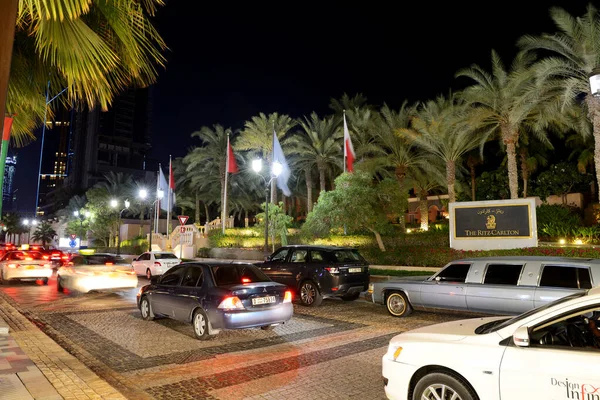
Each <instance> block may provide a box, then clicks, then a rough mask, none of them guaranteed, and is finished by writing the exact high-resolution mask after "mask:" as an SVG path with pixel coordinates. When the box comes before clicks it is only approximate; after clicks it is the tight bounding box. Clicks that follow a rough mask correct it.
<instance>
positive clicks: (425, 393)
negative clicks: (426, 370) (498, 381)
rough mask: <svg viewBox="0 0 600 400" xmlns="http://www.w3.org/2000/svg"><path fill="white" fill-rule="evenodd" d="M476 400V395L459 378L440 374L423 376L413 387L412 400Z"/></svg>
mask: <svg viewBox="0 0 600 400" xmlns="http://www.w3.org/2000/svg"><path fill="white" fill-rule="evenodd" d="M429 399H431V400H433V399H455V400H476V399H478V397H477V394H476V393H475V392H474V391H473V389H471V388H469V387H468V386H467V384H466V383H465V382H464V381H463V380H462V379H460V378H458V377H455V376H452V375H448V374H445V373H442V372H435V373H432V374H428V375H425V376H424V377H422V378H421V379H420V380H419V381H418V382H417V384H416V385H415V390H414V391H413V396H412V400H429Z"/></svg>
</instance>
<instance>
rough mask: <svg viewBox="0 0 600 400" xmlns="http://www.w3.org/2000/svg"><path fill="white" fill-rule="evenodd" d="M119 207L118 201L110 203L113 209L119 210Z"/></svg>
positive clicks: (113, 200)
mask: <svg viewBox="0 0 600 400" xmlns="http://www.w3.org/2000/svg"><path fill="white" fill-rule="evenodd" d="M118 205H119V201H118V200H117V199H112V200H111V201H110V206H111V207H112V208H117V206H118Z"/></svg>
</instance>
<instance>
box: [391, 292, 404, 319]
mask: <svg viewBox="0 0 600 400" xmlns="http://www.w3.org/2000/svg"><path fill="white" fill-rule="evenodd" d="M388 305H389V307H390V310H391V311H392V313H394V314H398V315H400V314H402V313H403V312H404V310H405V309H406V302H405V301H404V299H403V298H402V296H400V295H395V296H394V295H392V296H390V298H389V299H388Z"/></svg>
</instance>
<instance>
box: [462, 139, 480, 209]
mask: <svg viewBox="0 0 600 400" xmlns="http://www.w3.org/2000/svg"><path fill="white" fill-rule="evenodd" d="M466 163H467V167H468V168H469V175H470V176H471V201H475V199H476V195H475V193H476V191H477V183H476V178H477V173H476V172H475V167H476V166H478V165H479V164H481V163H483V160H482V158H481V154H480V153H479V151H475V150H471V151H469V152H468V153H467V160H466Z"/></svg>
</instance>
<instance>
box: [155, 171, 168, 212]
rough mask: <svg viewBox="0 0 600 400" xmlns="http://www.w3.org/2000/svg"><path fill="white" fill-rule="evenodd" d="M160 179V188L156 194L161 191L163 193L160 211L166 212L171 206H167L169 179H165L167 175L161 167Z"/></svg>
mask: <svg viewBox="0 0 600 400" xmlns="http://www.w3.org/2000/svg"><path fill="white" fill-rule="evenodd" d="M158 170H159V176H160V177H159V179H158V187H157V188H156V192H157V193H158V191H159V190H162V192H163V198H162V200H161V201H160V209H161V210H164V211H168V210H169V205H168V204H167V196H168V195H169V194H168V193H169V184H168V183H167V178H165V174H163V172H162V168H161V167H159V168H158Z"/></svg>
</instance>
